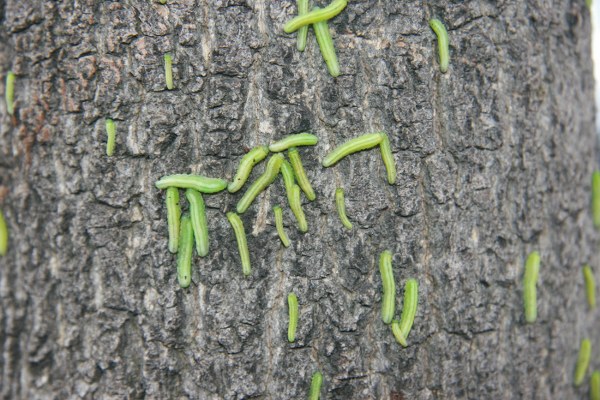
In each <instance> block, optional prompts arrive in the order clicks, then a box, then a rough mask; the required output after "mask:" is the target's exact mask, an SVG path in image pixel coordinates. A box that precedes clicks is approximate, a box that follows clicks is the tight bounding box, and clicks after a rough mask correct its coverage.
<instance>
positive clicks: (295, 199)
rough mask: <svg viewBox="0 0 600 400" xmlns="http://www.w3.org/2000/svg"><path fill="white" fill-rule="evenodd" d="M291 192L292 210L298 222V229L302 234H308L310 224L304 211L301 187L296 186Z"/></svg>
mask: <svg viewBox="0 0 600 400" xmlns="http://www.w3.org/2000/svg"><path fill="white" fill-rule="evenodd" d="M291 192H292V193H291V196H292V198H291V203H290V208H291V209H292V212H293V213H294V216H295V217H296V220H297V221H298V229H300V232H302V233H306V232H308V224H307V222H306V216H305V215H304V211H303V210H302V202H301V201H300V186H298V185H296V184H294V186H292V191H291Z"/></svg>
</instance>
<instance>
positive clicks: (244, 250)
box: [227, 212, 252, 276]
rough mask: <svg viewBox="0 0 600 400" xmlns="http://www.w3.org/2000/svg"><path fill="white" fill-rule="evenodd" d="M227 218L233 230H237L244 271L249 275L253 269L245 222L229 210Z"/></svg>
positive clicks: (236, 235) (236, 234)
mask: <svg viewBox="0 0 600 400" xmlns="http://www.w3.org/2000/svg"><path fill="white" fill-rule="evenodd" d="M227 219H228V220H229V223H230V224H231V227H232V228H233V232H235V239H236V240H237V244H238V250H239V252H240V258H241V259H242V272H243V273H244V275H245V276H248V275H250V273H251V272H252V270H251V267H250V253H249V252H248V242H247V241H246V232H245V231H244V223H243V222H242V220H241V219H240V217H239V215H237V214H236V213H234V212H228V213H227Z"/></svg>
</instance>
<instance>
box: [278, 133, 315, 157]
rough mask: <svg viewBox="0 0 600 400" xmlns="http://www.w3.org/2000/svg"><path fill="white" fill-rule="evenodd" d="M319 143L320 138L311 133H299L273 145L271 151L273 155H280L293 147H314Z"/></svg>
mask: <svg viewBox="0 0 600 400" xmlns="http://www.w3.org/2000/svg"><path fill="white" fill-rule="evenodd" d="M318 142H319V138H318V137H316V136H315V135H312V134H310V133H297V134H295V135H288V136H286V137H284V138H283V139H280V140H278V141H276V142H275V143H272V144H271V145H270V146H269V150H270V151H272V152H273V153H279V152H281V151H284V150H287V149H289V148H291V147H297V146H314V145H315V144H317V143H318Z"/></svg>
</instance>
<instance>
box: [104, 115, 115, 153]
mask: <svg viewBox="0 0 600 400" xmlns="http://www.w3.org/2000/svg"><path fill="white" fill-rule="evenodd" d="M106 135H107V136H108V139H107V140H106V155H107V156H109V157H110V156H112V155H113V153H114V152H115V139H116V128H115V123H114V121H113V120H112V119H110V118H106Z"/></svg>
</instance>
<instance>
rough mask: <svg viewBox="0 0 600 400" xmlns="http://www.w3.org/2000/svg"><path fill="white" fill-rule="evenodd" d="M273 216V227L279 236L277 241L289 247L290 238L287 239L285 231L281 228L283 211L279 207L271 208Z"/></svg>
mask: <svg viewBox="0 0 600 400" xmlns="http://www.w3.org/2000/svg"><path fill="white" fill-rule="evenodd" d="M273 214H275V227H276V228H277V234H279V239H280V240H281V243H282V244H283V245H284V246H285V247H289V246H290V238H288V235H287V233H285V229H284V227H283V211H282V210H281V207H279V206H275V207H273Z"/></svg>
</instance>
